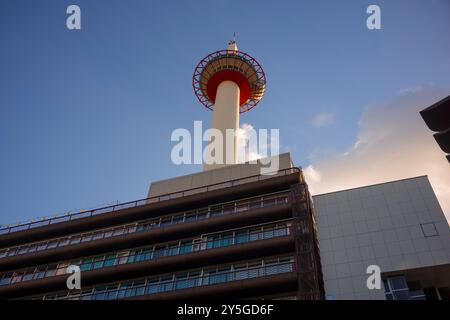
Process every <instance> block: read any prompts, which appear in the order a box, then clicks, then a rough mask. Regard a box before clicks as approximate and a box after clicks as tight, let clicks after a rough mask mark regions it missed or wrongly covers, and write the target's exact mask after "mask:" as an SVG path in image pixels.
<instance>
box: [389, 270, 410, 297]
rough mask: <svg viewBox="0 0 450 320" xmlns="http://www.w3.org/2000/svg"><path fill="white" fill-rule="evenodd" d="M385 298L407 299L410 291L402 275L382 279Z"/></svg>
mask: <svg viewBox="0 0 450 320" xmlns="http://www.w3.org/2000/svg"><path fill="white" fill-rule="evenodd" d="M383 283H384V288H385V294H386V299H387V300H409V299H410V292H409V288H408V284H407V283H406V279H405V277H404V276H395V277H391V278H388V279H387V280H385V281H383Z"/></svg>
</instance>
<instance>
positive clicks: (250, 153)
mask: <svg viewBox="0 0 450 320" xmlns="http://www.w3.org/2000/svg"><path fill="white" fill-rule="evenodd" d="M253 130H255V128H254V127H253V126H252V125H251V124H250V123H243V124H242V125H241V127H240V128H239V129H238V132H237V143H238V146H240V147H241V148H242V149H243V150H245V154H244V155H240V154H239V162H247V161H252V160H257V159H261V158H262V156H261V155H260V154H259V153H258V152H257V150H250V148H249V140H250V138H251V133H252V131H253Z"/></svg>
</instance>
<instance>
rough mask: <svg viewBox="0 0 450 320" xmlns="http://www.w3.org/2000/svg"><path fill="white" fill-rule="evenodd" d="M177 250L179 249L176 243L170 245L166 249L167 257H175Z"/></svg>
mask: <svg viewBox="0 0 450 320" xmlns="http://www.w3.org/2000/svg"><path fill="white" fill-rule="evenodd" d="M179 249H180V248H179V246H178V243H175V244H172V245H170V246H169V248H168V253H167V255H168V256H174V255H177V254H178V250H179Z"/></svg>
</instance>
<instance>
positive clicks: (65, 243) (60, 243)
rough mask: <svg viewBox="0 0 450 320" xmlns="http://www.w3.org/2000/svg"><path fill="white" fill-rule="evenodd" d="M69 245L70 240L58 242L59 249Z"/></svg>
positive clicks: (63, 239) (64, 239) (65, 239)
mask: <svg viewBox="0 0 450 320" xmlns="http://www.w3.org/2000/svg"><path fill="white" fill-rule="evenodd" d="M68 244H69V238H62V239H60V240H59V241H58V247H64V246H67V245H68Z"/></svg>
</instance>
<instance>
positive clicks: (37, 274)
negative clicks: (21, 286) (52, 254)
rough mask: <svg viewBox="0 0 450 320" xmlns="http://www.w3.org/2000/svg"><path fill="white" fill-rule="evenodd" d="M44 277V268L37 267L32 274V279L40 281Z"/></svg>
mask: <svg viewBox="0 0 450 320" xmlns="http://www.w3.org/2000/svg"><path fill="white" fill-rule="evenodd" d="M44 276H45V267H37V268H36V271H35V273H34V279H42V278H44Z"/></svg>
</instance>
